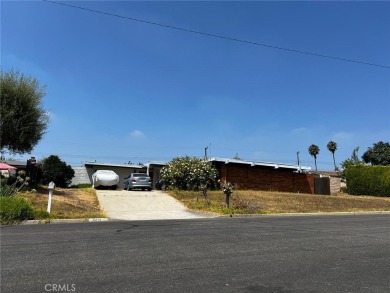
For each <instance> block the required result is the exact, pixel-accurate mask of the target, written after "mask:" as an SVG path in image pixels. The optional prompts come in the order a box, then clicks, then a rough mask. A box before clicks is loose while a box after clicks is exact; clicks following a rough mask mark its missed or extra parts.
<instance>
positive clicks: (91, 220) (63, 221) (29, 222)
mask: <svg viewBox="0 0 390 293" xmlns="http://www.w3.org/2000/svg"><path fill="white" fill-rule="evenodd" d="M108 220H109V219H108V218H86V219H47V220H27V221H25V222H23V223H21V224H22V225H34V224H69V223H96V222H108Z"/></svg>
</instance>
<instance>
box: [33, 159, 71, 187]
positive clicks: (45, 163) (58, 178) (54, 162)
mask: <svg viewBox="0 0 390 293" xmlns="http://www.w3.org/2000/svg"><path fill="white" fill-rule="evenodd" d="M41 169H42V183H43V184H48V183H49V182H50V181H53V182H54V183H55V184H56V185H57V186H58V187H68V186H69V185H70V183H71V181H72V178H73V177H74V170H73V169H72V167H71V166H69V165H66V163H65V162H63V161H61V160H60V158H59V157H58V156H53V155H52V156H49V157H47V158H45V159H43V160H42V162H41Z"/></svg>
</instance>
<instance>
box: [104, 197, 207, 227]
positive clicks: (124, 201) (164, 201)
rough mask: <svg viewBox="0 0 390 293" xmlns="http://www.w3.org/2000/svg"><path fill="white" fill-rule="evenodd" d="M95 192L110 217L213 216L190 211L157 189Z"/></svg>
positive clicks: (153, 218)
mask: <svg viewBox="0 0 390 293" xmlns="http://www.w3.org/2000/svg"><path fill="white" fill-rule="evenodd" d="M96 194H97V197H98V199H99V202H100V206H101V208H102V209H103V210H104V211H105V212H106V213H107V214H108V216H109V217H110V218H111V219H117V220H163V219H196V218H211V217H214V216H212V215H205V214H200V213H196V212H192V211H190V210H188V209H187V208H186V207H185V206H184V205H183V204H182V203H180V202H179V201H177V200H176V199H174V198H173V197H171V196H169V195H167V194H165V193H164V192H162V191H159V190H152V191H140V190H133V191H127V190H96Z"/></svg>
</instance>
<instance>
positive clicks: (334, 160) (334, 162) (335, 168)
mask: <svg viewBox="0 0 390 293" xmlns="http://www.w3.org/2000/svg"><path fill="white" fill-rule="evenodd" d="M332 155H333V164H334V170H335V171H337V166H336V159H335V158H334V152H332Z"/></svg>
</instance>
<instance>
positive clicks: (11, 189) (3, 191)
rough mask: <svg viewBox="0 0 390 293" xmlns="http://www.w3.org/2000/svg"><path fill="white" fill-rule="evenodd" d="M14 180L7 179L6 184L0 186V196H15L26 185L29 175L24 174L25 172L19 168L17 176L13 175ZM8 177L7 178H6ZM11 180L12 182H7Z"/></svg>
mask: <svg viewBox="0 0 390 293" xmlns="http://www.w3.org/2000/svg"><path fill="white" fill-rule="evenodd" d="M10 178H14V180H10V181H7V184H6V185H2V186H1V187H0V196H15V195H16V194H17V193H18V192H19V191H21V190H22V189H23V188H24V187H25V186H27V185H28V181H29V180H30V178H29V177H27V176H26V172H25V171H23V170H21V171H19V172H18V173H17V176H16V177H15V176H13V177H10ZM8 179H9V178H8ZM9 182H13V183H12V184H8V183H9Z"/></svg>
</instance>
